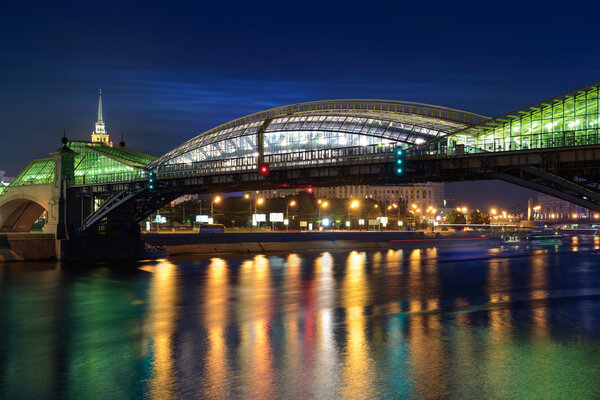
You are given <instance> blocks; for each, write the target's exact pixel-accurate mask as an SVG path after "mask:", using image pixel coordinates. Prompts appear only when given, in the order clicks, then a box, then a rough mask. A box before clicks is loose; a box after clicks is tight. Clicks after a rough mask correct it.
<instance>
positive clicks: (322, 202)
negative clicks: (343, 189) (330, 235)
mask: <svg viewBox="0 0 600 400" xmlns="http://www.w3.org/2000/svg"><path fill="white" fill-rule="evenodd" d="M317 203H319V224H320V223H321V209H323V208H327V206H329V203H328V202H326V201H323V200H319V201H317Z"/></svg>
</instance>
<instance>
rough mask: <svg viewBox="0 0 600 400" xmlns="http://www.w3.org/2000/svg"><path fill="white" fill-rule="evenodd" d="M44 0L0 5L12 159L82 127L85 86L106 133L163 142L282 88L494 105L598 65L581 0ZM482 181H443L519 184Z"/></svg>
mask: <svg viewBox="0 0 600 400" xmlns="http://www.w3.org/2000/svg"><path fill="white" fill-rule="evenodd" d="M56 3H57V2H37V3H36V2H12V3H11V4H8V5H4V6H3V12H2V14H1V15H0V35H1V36H0V37H1V38H2V39H0V40H1V41H0V50H1V51H2V54H3V57H2V63H0V82H1V88H2V90H1V92H0V110H1V111H0V118H1V119H0V123H1V124H2V139H3V140H2V146H1V147H0V169H2V170H7V171H8V173H9V174H10V175H15V174H16V173H17V172H18V171H19V170H20V169H21V168H23V167H24V166H25V165H26V164H27V162H28V161H29V160H30V159H31V158H33V157H40V156H45V155H46V154H47V153H48V152H50V151H52V150H54V149H55V148H57V147H58V146H59V139H60V137H61V136H62V131H63V128H66V129H67V133H68V136H69V137H70V138H73V139H87V138H88V137H89V134H90V132H91V130H92V129H93V123H94V121H95V117H96V114H95V113H96V105H97V91H98V88H102V89H103V92H104V96H103V99H104V117H105V121H106V122H107V130H108V131H109V133H111V134H112V135H113V140H115V139H116V140H119V139H120V136H121V134H123V135H124V136H125V140H126V141H127V142H128V145H129V146H130V147H132V148H135V149H138V150H141V151H144V152H148V153H151V154H154V155H160V154H162V153H164V152H166V151H167V150H169V149H171V148H173V147H175V146H177V145H178V144H179V143H181V142H183V141H185V140H187V139H189V138H191V137H193V136H194V135H196V134H199V133H201V132H203V131H204V130H206V129H209V128H211V127H213V126H215V125H218V124H221V123H224V122H227V121H228V120H231V119H233V118H237V117H240V116H243V115H246V114H249V113H252V112H257V111H260V110H263V109H265V108H270V107H276V106H280V105H286V104H290V103H296V102H302V101H311V100H322V99H333V98H379V99H394V100H405V101H417V102H424V103H430V104H436V105H441V106H446V107H451V108H457V109H463V110H468V111H472V112H476V113H480V114H484V115H488V116H495V115H499V114H503V113H506V112H509V111H512V110H514V109H518V108H520V107H523V106H526V105H528V104H532V103H535V102H538V101H540V100H542V99H545V98H549V97H552V96H556V95H559V94H562V93H564V92H568V91H570V90H574V89H577V88H579V87H583V86H586V85H589V84H591V83H594V82H596V81H598V80H600V79H599V77H600V73H599V72H600V63H599V61H600V60H599V58H600V53H599V52H598V44H597V42H598V41H597V37H598V35H597V32H596V31H597V27H596V26H597V23H596V21H595V19H596V17H595V15H597V13H598V11H599V8H600V6H599V5H598V4H597V3H594V2H590V3H584V2H570V3H568V4H567V3H564V2H563V3H557V4H553V3H549V2H519V3H517V2H490V3H485V2H460V3H456V2H434V1H433V2H432V1H430V2H421V3H418V4H417V3H416V2H401V1H398V2H376V3H364V2H347V1H346V2H311V1H308V2H302V3H285V2H273V3H265V2H244V3H241V4H239V3H238V2H211V3H207V2H152V1H146V2H137V3H136V2H124V3H123V2H106V1H102V2H93V3H91V2H59V3H58V4H56ZM485 185H488V186H489V188H490V190H489V191H485V192H486V193H483V194H473V193H470V190H469V189H468V186H469V185H466V186H465V185H449V192H450V193H451V194H452V195H456V196H462V197H465V199H466V198H469V199H472V201H473V202H474V203H475V204H474V205H478V204H480V203H481V204H483V203H486V202H489V201H491V199H494V198H495V197H498V196H500V199H501V200H500V201H503V202H506V205H510V203H514V202H520V203H521V204H522V205H524V200H526V198H527V196H528V195H529V194H530V193H529V192H527V191H523V190H519V189H515V188H514V187H513V186H504V185H500V186H499V187H500V188H504V190H499V191H498V193H495V194H494V190H497V189H496V188H497V187H498V185H495V184H492V183H488V184H485ZM465 187H467V189H465ZM507 188H508V190H507ZM507 191H508V192H510V193H511V194H510V195H507V194H506V192H507ZM490 193H491V194H490ZM486 196H488V197H489V198H488V197H486Z"/></svg>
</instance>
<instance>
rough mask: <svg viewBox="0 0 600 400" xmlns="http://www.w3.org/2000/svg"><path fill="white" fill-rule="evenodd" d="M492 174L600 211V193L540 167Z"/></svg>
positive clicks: (514, 169)
mask: <svg viewBox="0 0 600 400" xmlns="http://www.w3.org/2000/svg"><path fill="white" fill-rule="evenodd" d="M491 176H492V177H493V178H495V179H501V180H503V181H505V182H509V183H513V184H515V185H519V186H522V187H525V188H528V189H533V190H536V191H538V192H541V193H545V194H547V195H550V196H554V197H556V198H559V199H561V200H566V201H568V202H571V203H573V204H577V205H579V206H582V207H585V208H587V209H589V210H592V211H595V212H600V193H598V192H597V191H595V190H592V189H590V188H587V187H584V186H581V185H579V184H577V183H575V182H573V181H571V180H568V179H565V178H563V177H560V176H558V175H555V174H552V173H549V172H547V171H543V170H541V169H538V168H534V167H517V168H513V169H510V170H507V171H505V172H497V173H493V174H491Z"/></svg>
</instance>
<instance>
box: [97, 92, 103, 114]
mask: <svg viewBox="0 0 600 400" xmlns="http://www.w3.org/2000/svg"><path fill="white" fill-rule="evenodd" d="M99 93H100V98H99V99H98V122H102V89H100V90H99Z"/></svg>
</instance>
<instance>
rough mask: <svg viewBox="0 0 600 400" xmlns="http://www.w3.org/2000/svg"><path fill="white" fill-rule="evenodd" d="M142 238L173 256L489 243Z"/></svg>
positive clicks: (379, 235) (369, 237) (286, 236)
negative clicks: (425, 244) (426, 244)
mask: <svg viewBox="0 0 600 400" xmlns="http://www.w3.org/2000/svg"><path fill="white" fill-rule="evenodd" d="M142 238H143V239H144V240H145V242H146V243H147V244H149V245H151V246H160V247H164V248H165V249H166V250H167V252H168V253H169V255H183V254H203V255H206V254H227V253H269V252H281V251H304V250H358V249H360V250H369V249H393V248H403V247H414V246H422V245H423V244H424V243H429V244H431V245H440V244H444V243H448V244H450V243H452V244H456V242H465V244H468V243H475V242H482V241H486V240H488V239H487V238H481V237H479V236H475V235H473V234H471V235H465V234H454V235H452V236H449V235H448V236H443V237H442V236H439V235H437V236H435V235H433V234H425V233H424V232H392V231H391V232H287V233H283V232H279V233H267V232H260V233H195V234H178V233H160V234H157V233H152V234H144V235H142Z"/></svg>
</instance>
